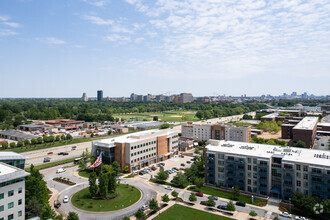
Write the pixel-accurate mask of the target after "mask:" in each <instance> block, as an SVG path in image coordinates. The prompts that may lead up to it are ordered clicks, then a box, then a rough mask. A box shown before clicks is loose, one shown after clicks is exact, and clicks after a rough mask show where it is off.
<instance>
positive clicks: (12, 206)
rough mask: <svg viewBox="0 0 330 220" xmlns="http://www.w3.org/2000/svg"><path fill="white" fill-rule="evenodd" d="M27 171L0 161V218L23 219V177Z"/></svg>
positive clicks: (26, 174) (9, 219)
mask: <svg viewBox="0 0 330 220" xmlns="http://www.w3.org/2000/svg"><path fill="white" fill-rule="evenodd" d="M28 175H30V174H29V173H27V172H25V171H24V170H21V169H19V168H17V167H14V166H11V165H8V164H5V163H2V162H0V219H1V220H4V219H6V220H7V219H8V220H11V219H18V220H20V219H22V220H23V219H25V179H24V178H25V177H26V176H28Z"/></svg>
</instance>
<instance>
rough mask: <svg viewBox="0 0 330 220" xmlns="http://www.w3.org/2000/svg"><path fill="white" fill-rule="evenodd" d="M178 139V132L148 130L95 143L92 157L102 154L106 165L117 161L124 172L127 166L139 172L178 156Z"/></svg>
mask: <svg viewBox="0 0 330 220" xmlns="http://www.w3.org/2000/svg"><path fill="white" fill-rule="evenodd" d="M178 137H179V135H178V131H168V130H147V131H141V132H137V133H133V134H129V135H123V136H120V137H116V138H109V139H103V140H98V141H93V143H92V155H93V156H98V155H100V153H102V160H103V162H104V163H107V164H110V163H112V162H114V161H117V162H118V163H119V164H120V167H121V169H122V170H123V169H124V167H125V166H128V167H129V169H130V170H131V171H133V170H138V169H141V168H142V167H145V166H149V165H151V164H154V163H156V162H158V161H163V160H166V159H169V158H171V157H173V155H174V154H177V152H178V150H179V149H178V142H179V141H178Z"/></svg>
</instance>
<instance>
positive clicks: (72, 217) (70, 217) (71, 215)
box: [66, 212, 79, 220]
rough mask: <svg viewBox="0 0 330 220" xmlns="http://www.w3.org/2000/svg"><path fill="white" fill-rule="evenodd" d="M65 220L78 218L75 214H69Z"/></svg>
mask: <svg viewBox="0 0 330 220" xmlns="http://www.w3.org/2000/svg"><path fill="white" fill-rule="evenodd" d="M66 220H79V216H78V214H77V213H75V212H69V215H68V217H67V218H66Z"/></svg>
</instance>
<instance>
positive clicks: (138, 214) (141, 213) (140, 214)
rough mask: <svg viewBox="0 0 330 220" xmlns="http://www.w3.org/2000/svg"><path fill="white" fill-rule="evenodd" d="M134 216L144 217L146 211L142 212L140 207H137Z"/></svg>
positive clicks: (137, 217)
mask: <svg viewBox="0 0 330 220" xmlns="http://www.w3.org/2000/svg"><path fill="white" fill-rule="evenodd" d="M134 216H135V217H136V219H144V218H146V213H144V211H143V210H142V209H139V210H138V211H137V212H136V213H135V214H134Z"/></svg>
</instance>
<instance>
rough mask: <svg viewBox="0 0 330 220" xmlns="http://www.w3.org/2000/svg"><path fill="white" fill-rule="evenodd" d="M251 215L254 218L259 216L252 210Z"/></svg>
mask: <svg viewBox="0 0 330 220" xmlns="http://www.w3.org/2000/svg"><path fill="white" fill-rule="evenodd" d="M249 215H250V216H252V217H255V216H257V215H258V214H257V213H256V212H255V211H253V210H252V211H251V212H250V213H249Z"/></svg>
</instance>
